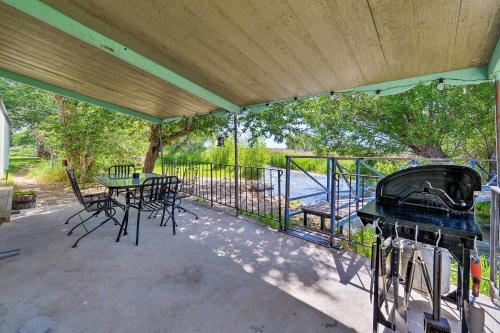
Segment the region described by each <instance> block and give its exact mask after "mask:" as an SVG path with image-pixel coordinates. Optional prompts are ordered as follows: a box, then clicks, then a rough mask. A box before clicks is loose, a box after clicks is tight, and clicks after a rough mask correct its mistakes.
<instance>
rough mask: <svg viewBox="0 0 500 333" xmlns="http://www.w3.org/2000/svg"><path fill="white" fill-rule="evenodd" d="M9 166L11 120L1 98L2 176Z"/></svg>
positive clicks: (0, 158) (0, 153)
mask: <svg viewBox="0 0 500 333" xmlns="http://www.w3.org/2000/svg"><path fill="white" fill-rule="evenodd" d="M8 167H9V120H8V118H7V110H6V109H5V105H4V104H3V100H2V98H0V177H2V178H3V176H4V175H5V173H6V171H7V168H8Z"/></svg>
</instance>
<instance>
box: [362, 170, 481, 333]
mask: <svg viewBox="0 0 500 333" xmlns="http://www.w3.org/2000/svg"><path fill="white" fill-rule="evenodd" d="M480 190H481V177H480V176H479V174H478V173H477V172H476V171H475V170H473V169H471V168H468V167H463V166H456V165H426V166H418V167H414V168H409V169H403V170H401V171H398V172H396V173H394V174H391V175H389V176H387V177H385V178H383V179H382V180H380V182H379V183H378V184H377V189H376V200H374V201H372V202H369V203H368V204H367V205H366V206H364V207H363V208H361V209H360V210H359V211H358V216H359V218H360V219H361V221H362V223H363V225H365V226H366V225H367V224H376V225H377V232H378V233H379V235H380V236H381V237H377V242H376V243H375V244H374V251H373V252H372V256H374V258H372V262H373V263H381V262H383V260H384V259H385V256H389V255H390V252H391V251H390V249H389V250H387V249H383V248H384V246H383V242H382V239H391V238H392V239H394V237H395V236H396V228H395V227H396V226H397V235H398V237H399V238H406V239H410V240H415V239H417V240H418V242H420V243H425V244H430V245H433V246H436V245H437V246H436V249H437V250H435V260H436V255H438V257H437V258H438V259H437V260H439V262H438V263H436V262H435V263H434V265H435V267H436V265H440V260H441V259H440V258H441V257H440V250H439V248H446V249H448V250H449V251H450V253H451V254H452V255H453V256H454V257H455V259H456V260H457V262H458V263H459V266H460V268H459V270H460V271H459V274H458V276H459V282H458V288H457V291H455V292H454V293H452V294H451V295H450V296H449V297H448V298H449V299H452V300H454V301H455V302H456V304H457V306H458V308H459V309H460V310H461V314H462V316H461V318H464V310H463V300H464V299H465V300H468V297H469V274H470V251H471V250H472V249H474V246H475V241H476V240H482V235H481V231H480V229H479V227H478V225H477V223H476V222H475V219H474V212H473V207H474V191H480ZM385 243H387V242H385ZM389 243H390V242H389ZM437 243H438V244H437ZM374 265H375V268H374V271H375V274H374V286H379V282H378V279H379V276H381V275H382V274H381V273H385V269H384V268H383V267H381V266H382V265H381V264H374ZM462 272H463V276H464V277H467V278H464V279H463V280H464V281H460V280H461V278H460V277H461V275H462V274H461V273H462ZM435 275H436V274H435ZM437 275H438V276H434V278H439V279H440V272H439V274H437ZM439 283H440V281H439ZM386 287H387V288H388V286H386ZM406 288H408V287H406ZM374 292H375V297H374V300H375V301H374V318H373V320H374V331H376V328H377V327H378V324H379V323H380V324H383V325H384V326H387V327H389V328H392V329H395V328H396V327H395V326H394V323H391V322H390V321H389V320H388V319H386V318H385V317H384V315H383V314H382V313H381V311H380V305H381V304H382V302H383V301H384V300H383V297H384V296H383V295H382V296H381V297H380V295H379V288H378V287H377V288H374ZM438 292H439V290H438ZM383 294H384V295H385V294H386V293H385V292H384V293H383ZM433 299H434V300H435V301H434V303H433V312H434V317H437V318H434V319H437V321H436V322H435V324H436V325H437V326H436V327H438V326H439V325H441V324H443V322H445V320H443V319H441V318H440V317H439V307H440V295H438V296H437V297H433ZM436 303H437V304H436ZM435 311H437V313H436V312H435ZM431 317H432V316H431ZM426 321H432V318H428V317H426ZM427 324H428V323H427V322H426V325H427ZM444 324H446V323H444ZM429 326H430V327H431V328H430V329H428V330H427V331H428V332H431V331H435V332H446V331H447V330H446V327H444V328H443V327H441V328H439V327H438V328H436V327H434V330H433V329H432V323H430V324H429ZM441 329H442V330H441ZM462 332H467V327H466V324H465V321H464V320H462Z"/></svg>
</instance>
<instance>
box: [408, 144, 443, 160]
mask: <svg viewBox="0 0 500 333" xmlns="http://www.w3.org/2000/svg"><path fill="white" fill-rule="evenodd" d="M409 147H410V149H411V150H412V151H413V152H414V153H415V154H417V155H418V156H422V157H425V158H448V155H447V154H446V153H445V152H444V151H443V149H442V148H441V147H440V146H438V145H435V144H423V145H409Z"/></svg>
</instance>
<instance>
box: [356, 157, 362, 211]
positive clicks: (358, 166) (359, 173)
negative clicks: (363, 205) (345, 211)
mask: <svg viewBox="0 0 500 333" xmlns="http://www.w3.org/2000/svg"><path fill="white" fill-rule="evenodd" d="M360 178H361V160H360V159H359V158H358V159H357V160H356V211H358V210H359V188H360Z"/></svg>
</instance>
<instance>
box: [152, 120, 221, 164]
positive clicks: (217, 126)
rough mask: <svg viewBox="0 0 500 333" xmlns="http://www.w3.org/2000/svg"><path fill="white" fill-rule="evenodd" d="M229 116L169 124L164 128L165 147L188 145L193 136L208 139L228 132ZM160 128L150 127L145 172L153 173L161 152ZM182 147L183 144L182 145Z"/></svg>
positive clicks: (156, 126)
mask: <svg viewBox="0 0 500 333" xmlns="http://www.w3.org/2000/svg"><path fill="white" fill-rule="evenodd" d="M229 119H230V118H229V115H226V116H218V115H212V114H208V115H203V116H194V117H189V118H182V119H181V120H180V121H178V122H171V123H167V124H165V125H164V126H163V131H162V132H163V135H162V139H163V145H164V146H168V145H174V144H179V141H181V143H182V142H183V143H188V142H189V141H188V140H187V139H188V138H189V137H191V136H196V135H200V134H202V135H204V136H205V137H206V138H209V137H211V136H214V135H215V134H217V133H221V132H224V131H227V128H228V127H229ZM159 138H160V126H159V125H153V124H152V125H150V132H149V147H148V150H147V152H146V158H145V160H144V167H143V171H144V172H152V171H153V169H154V165H155V162H156V160H157V158H158V154H159V152H160V139H159ZM181 145H182V144H181Z"/></svg>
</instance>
